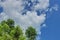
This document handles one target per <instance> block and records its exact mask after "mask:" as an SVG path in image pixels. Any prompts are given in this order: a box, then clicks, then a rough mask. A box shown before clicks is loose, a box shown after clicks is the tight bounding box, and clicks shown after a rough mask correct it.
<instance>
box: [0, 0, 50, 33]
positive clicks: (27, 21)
mask: <svg viewBox="0 0 60 40" xmlns="http://www.w3.org/2000/svg"><path fill="white" fill-rule="evenodd" d="M31 1H32V3H33V6H32V7H31V8H32V11H28V10H27V12H26V15H22V12H23V11H25V10H24V7H25V3H26V4H27V3H28V1H22V0H5V1H1V0H0V5H1V6H2V7H3V12H2V13H1V14H0V21H1V20H5V19H8V18H12V19H14V20H15V22H16V24H18V25H20V26H21V27H22V29H23V30H24V32H25V30H26V29H27V28H28V27H29V26H33V27H34V28H35V29H36V30H37V32H38V33H39V34H40V33H41V32H40V31H39V30H40V29H41V24H43V23H44V21H45V20H46V14H45V13H41V15H40V16H38V15H37V12H36V10H38V9H41V10H45V9H47V7H48V6H49V0H31ZM35 1H38V2H39V3H37V4H36V5H35V4H34V2H35ZM27 5H28V4H27Z"/></svg>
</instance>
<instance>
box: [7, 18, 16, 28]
mask: <svg viewBox="0 0 60 40" xmlns="http://www.w3.org/2000/svg"><path fill="white" fill-rule="evenodd" d="M7 24H8V25H9V27H10V28H12V27H14V24H15V22H14V20H12V19H8V20H7Z"/></svg>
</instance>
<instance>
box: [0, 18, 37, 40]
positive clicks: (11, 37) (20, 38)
mask: <svg viewBox="0 0 60 40" xmlns="http://www.w3.org/2000/svg"><path fill="white" fill-rule="evenodd" d="M36 35H37V33H36V30H35V29H34V28H33V27H32V26H30V27H28V29H27V30H26V32H25V35H24V33H23V30H22V29H21V28H20V26H15V22H14V20H12V19H7V20H3V21H1V22H0V40H35V37H36Z"/></svg>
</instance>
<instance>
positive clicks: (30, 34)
mask: <svg viewBox="0 0 60 40" xmlns="http://www.w3.org/2000/svg"><path fill="white" fill-rule="evenodd" d="M36 35H37V34H36V30H35V29H34V28H33V27H32V26H30V27H28V29H27V30H26V36H27V37H28V39H29V40H34V39H35V37H36Z"/></svg>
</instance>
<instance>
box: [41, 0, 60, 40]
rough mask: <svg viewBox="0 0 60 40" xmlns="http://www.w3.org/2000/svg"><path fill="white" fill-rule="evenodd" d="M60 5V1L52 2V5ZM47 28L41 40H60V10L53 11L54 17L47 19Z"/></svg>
mask: <svg viewBox="0 0 60 40" xmlns="http://www.w3.org/2000/svg"><path fill="white" fill-rule="evenodd" d="M54 4H58V5H59V7H60V0H50V5H51V6H53V5H54ZM45 23H46V24H47V26H46V27H45V28H42V30H41V31H42V35H41V36H42V38H41V40H60V8H59V9H58V11H52V15H51V16H50V17H49V18H47V20H46V22H45Z"/></svg>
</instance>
